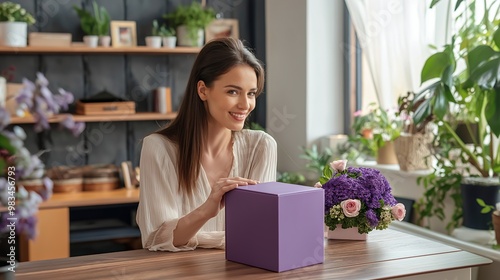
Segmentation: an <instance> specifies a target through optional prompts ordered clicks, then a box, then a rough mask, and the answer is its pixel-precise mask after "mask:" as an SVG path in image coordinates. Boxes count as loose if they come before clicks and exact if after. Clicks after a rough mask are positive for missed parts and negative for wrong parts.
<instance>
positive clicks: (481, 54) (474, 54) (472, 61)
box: [467, 45, 496, 73]
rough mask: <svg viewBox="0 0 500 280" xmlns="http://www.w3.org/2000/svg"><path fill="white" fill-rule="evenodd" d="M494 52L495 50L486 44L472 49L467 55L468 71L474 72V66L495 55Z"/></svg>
mask: <svg viewBox="0 0 500 280" xmlns="http://www.w3.org/2000/svg"><path fill="white" fill-rule="evenodd" d="M495 53H496V52H495V51H494V50H493V49H492V48H491V47H490V46H487V45H480V46H477V47H475V48H474V49H472V50H471V51H470V52H469V55H468V56H467V61H468V62H469V69H470V73H472V72H474V70H476V68H477V67H478V66H479V65H481V63H484V62H485V61H488V60H489V59H490V58H491V57H492V56H494V55H495Z"/></svg>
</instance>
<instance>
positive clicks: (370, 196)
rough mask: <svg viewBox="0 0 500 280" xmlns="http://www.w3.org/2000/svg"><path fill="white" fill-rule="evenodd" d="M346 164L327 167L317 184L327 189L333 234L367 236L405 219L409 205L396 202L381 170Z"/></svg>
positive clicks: (328, 220) (328, 219)
mask: <svg viewBox="0 0 500 280" xmlns="http://www.w3.org/2000/svg"><path fill="white" fill-rule="evenodd" d="M346 165H347V161H346V160H337V161H333V162H331V163H330V164H329V165H325V167H324V169H323V175H322V176H321V177H320V179H319V182H318V183H316V185H315V187H321V188H323V189H324V190H325V224H326V226H327V227H328V228H329V229H330V230H331V231H334V230H336V229H337V228H338V227H340V228H342V229H349V228H357V232H358V233H359V234H364V233H369V232H370V231H372V230H374V229H379V230H382V229H386V228H387V227H388V226H389V224H390V223H391V222H392V221H394V220H398V221H402V220H403V219H404V217H405V215H406V210H405V206H404V205H403V204H401V203H398V202H397V201H396V199H395V198H394V196H393V195H392V194H391V186H390V185H389V182H387V180H386V178H385V177H384V176H383V175H382V173H380V171H378V170H376V169H373V168H365V167H358V168H357V167H347V168H346Z"/></svg>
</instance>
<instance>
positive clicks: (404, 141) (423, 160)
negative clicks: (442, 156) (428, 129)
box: [394, 134, 432, 171]
mask: <svg viewBox="0 0 500 280" xmlns="http://www.w3.org/2000/svg"><path fill="white" fill-rule="evenodd" d="M431 141H432V136H431V135H430V134H408V135H401V136H399V137H398V138H396V140H394V151H395V153H396V157H397V161H398V164H399V169H401V170H403V171H413V170H427V169H429V168H430V167H431V163H432V158H431V157H430V155H431V150H430V147H429V145H430V143H431Z"/></svg>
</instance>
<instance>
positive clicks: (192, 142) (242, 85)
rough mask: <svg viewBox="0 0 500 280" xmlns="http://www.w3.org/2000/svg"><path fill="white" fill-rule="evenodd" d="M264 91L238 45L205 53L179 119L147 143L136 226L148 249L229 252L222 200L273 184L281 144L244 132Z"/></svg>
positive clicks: (259, 70) (255, 64)
mask: <svg viewBox="0 0 500 280" xmlns="http://www.w3.org/2000/svg"><path fill="white" fill-rule="evenodd" d="M263 87H264V69H263V67H262V65H261V63H260V61H258V60H257V59H256V58H255V56H254V55H253V54H252V53H251V52H250V51H249V50H248V49H246V48H245V47H244V45H243V43H242V42H241V41H239V40H237V39H233V38H222V39H216V40H213V41H211V42H209V43H207V44H206V45H205V46H204V47H203V49H202V50H201V51H200V53H199V55H198V57H197V59H196V61H195V63H194V66H193V69H192V71H191V75H190V78H189V81H188V84H187V87H186V91H185V93H184V99H183V101H182V104H181V106H180V109H179V112H178V116H177V118H176V119H175V120H174V121H173V122H172V123H171V124H169V125H168V126H167V127H165V128H163V129H161V130H159V131H157V132H156V133H153V134H151V135H149V136H147V137H146V138H144V142H143V146H142V152H141V161H140V165H141V194H140V201H139V208H138V211H137V223H138V225H139V227H140V229H141V235H142V236H141V237H142V244H143V246H144V247H145V248H148V249H150V250H153V251H156V250H163V251H182V250H192V249H194V248H196V247H203V248H224V211H221V210H222V209H223V207H224V202H223V196H224V194H225V193H226V192H228V191H231V190H233V189H234V188H236V187H238V186H245V185H253V184H257V183H259V182H267V181H275V180H276V162H277V150H276V141H275V140H274V139H273V138H272V137H271V136H270V135H269V134H267V133H265V132H262V131H255V130H246V129H243V126H244V122H245V120H246V118H247V117H248V115H249V114H250V112H252V110H253V109H254V108H255V101H256V100H255V99H256V98H257V97H258V96H259V94H260V93H261V92H262V89H263Z"/></svg>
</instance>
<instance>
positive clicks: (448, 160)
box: [413, 0, 500, 230]
mask: <svg viewBox="0 0 500 280" xmlns="http://www.w3.org/2000/svg"><path fill="white" fill-rule="evenodd" d="M438 2H439V0H437V1H433V4H436V3H438ZM462 2H464V5H465V7H463V8H465V9H467V13H463V14H461V15H460V17H461V18H460V20H462V21H464V23H463V25H462V26H460V28H459V29H458V33H457V34H455V35H454V36H453V38H452V42H451V44H449V45H446V46H444V48H443V49H442V50H441V51H439V52H436V53H434V54H433V55H431V56H430V57H429V58H428V59H427V61H426V62H425V64H424V67H423V69H422V73H421V81H422V83H423V84H424V89H423V90H422V91H420V92H419V93H418V94H417V95H416V96H415V99H414V100H413V103H414V104H416V103H420V105H419V106H418V108H417V110H416V111H415V115H414V122H415V123H416V124H417V125H419V124H420V125H421V124H423V123H424V122H425V121H426V120H429V119H432V120H433V121H434V122H435V123H436V124H437V127H438V131H437V137H436V142H435V143H436V150H435V151H434V154H433V156H434V157H435V159H436V165H435V168H434V172H433V173H432V174H430V175H429V176H426V177H424V178H422V179H421V182H422V183H423V185H424V188H425V193H424V197H423V198H422V200H421V201H420V202H419V207H420V211H419V214H420V215H419V216H420V219H423V218H425V217H430V216H433V215H436V216H437V217H439V218H441V219H444V218H445V216H444V210H443V208H444V200H445V199H447V198H448V197H451V198H452V199H453V201H454V203H455V209H454V214H453V217H452V220H451V221H450V222H449V223H448V229H449V230H450V229H452V228H454V227H456V226H458V225H460V219H461V218H463V225H464V226H466V227H470V228H475V229H487V228H488V226H489V223H490V222H491V216H490V215H486V214H481V213H480V212H481V209H480V207H479V205H478V204H477V203H476V199H477V198H481V199H483V200H484V201H485V202H486V203H487V204H493V205H494V204H495V203H496V202H498V201H499V200H500V193H499V190H500V181H499V179H498V175H499V173H500V142H499V141H498V136H499V135H500V122H499V121H498V120H499V119H500V77H499V76H498V74H497V73H498V72H499V70H500V52H499V51H498V50H499V48H500V29H499V28H498V23H499V22H500V17H499V15H498V11H496V14H494V15H493V16H494V19H493V20H492V21H491V22H490V21H489V20H481V21H480V22H476V21H475V18H482V19H491V18H493V16H492V15H491V14H490V12H492V11H491V8H490V7H485V10H484V11H485V12H484V15H482V16H480V17H479V16H478V15H477V14H476V8H475V4H476V3H475V1H463V0H457V3H456V5H455V9H457V8H459V7H460V6H461V4H462ZM461 62H463V63H461ZM457 65H463V67H462V68H460V67H457ZM458 123H462V124H465V126H466V127H471V126H472V125H477V127H478V131H477V133H470V137H471V138H472V139H473V144H469V145H467V144H465V143H464V141H463V140H462V138H461V137H459V136H458V135H457V132H456V131H455V127H456V125H457V124H458ZM471 131H472V130H471ZM471 191H472V192H474V193H471ZM476 192H481V193H482V194H483V195H484V196H479V194H476ZM468 200H470V203H469V202H467V201H468ZM476 214H477V215H476ZM472 215H474V216H472Z"/></svg>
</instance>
